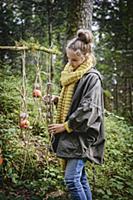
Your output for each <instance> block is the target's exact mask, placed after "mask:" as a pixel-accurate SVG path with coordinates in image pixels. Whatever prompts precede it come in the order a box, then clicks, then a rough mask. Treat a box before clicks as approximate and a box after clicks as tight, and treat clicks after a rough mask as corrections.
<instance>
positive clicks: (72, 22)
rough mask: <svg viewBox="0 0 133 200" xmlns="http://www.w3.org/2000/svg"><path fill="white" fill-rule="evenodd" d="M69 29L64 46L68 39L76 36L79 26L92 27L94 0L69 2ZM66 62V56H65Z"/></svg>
mask: <svg viewBox="0 0 133 200" xmlns="http://www.w3.org/2000/svg"><path fill="white" fill-rule="evenodd" d="M66 5H67V29H66V30H67V31H66V37H65V42H64V46H66V43H67V41H68V40H70V39H71V38H73V37H74V35H75V34H76V32H77V30H78V29H79V28H85V29H91V24H92V11H93V1H92V0H73V1H68V2H67V4H66ZM64 63H66V56H65V58H64Z"/></svg>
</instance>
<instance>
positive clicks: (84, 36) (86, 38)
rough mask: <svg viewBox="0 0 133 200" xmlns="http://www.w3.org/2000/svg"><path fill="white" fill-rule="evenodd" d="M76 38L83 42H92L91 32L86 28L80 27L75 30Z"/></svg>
mask: <svg viewBox="0 0 133 200" xmlns="http://www.w3.org/2000/svg"><path fill="white" fill-rule="evenodd" d="M77 36H78V39H79V40H81V41H83V42H84V43H86V44H88V43H92V41H93V35H92V32H91V31H89V30H86V29H80V30H78V31H77Z"/></svg>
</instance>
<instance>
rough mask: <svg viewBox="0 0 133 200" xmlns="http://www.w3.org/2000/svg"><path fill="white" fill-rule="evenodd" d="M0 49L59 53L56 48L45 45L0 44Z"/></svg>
mask: <svg viewBox="0 0 133 200" xmlns="http://www.w3.org/2000/svg"><path fill="white" fill-rule="evenodd" d="M0 49H2V50H6V49H7V50H14V51H23V50H31V51H44V52H46V53H51V54H60V52H59V51H58V50H56V49H47V48H46V47H43V46H37V45H33V46H0Z"/></svg>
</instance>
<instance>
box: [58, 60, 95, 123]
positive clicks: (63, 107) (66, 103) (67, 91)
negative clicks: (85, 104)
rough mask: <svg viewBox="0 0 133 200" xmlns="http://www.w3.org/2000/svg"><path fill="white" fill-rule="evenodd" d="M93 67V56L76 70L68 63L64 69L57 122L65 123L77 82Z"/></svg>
mask: <svg viewBox="0 0 133 200" xmlns="http://www.w3.org/2000/svg"><path fill="white" fill-rule="evenodd" d="M92 67H93V58H92V57H89V58H88V59H87V60H86V61H85V62H84V63H82V64H81V65H80V66H79V67H78V68H77V69H76V70H75V71H73V67H72V66H71V65H70V64H69V63H67V64H66V66H65V68H64V70H63V71H62V73H61V79H60V81H61V85H62V90H61V93H60V98H59V102H58V107H57V119H56V121H57V123H64V122H65V119H66V116H67V114H68V111H69V109H70V106H71V101H72V96H73V92H74V88H75V84H76V83H77V81H78V80H79V79H81V78H82V76H83V75H84V74H85V73H86V72H87V71H89V70H90V69H91V68H92Z"/></svg>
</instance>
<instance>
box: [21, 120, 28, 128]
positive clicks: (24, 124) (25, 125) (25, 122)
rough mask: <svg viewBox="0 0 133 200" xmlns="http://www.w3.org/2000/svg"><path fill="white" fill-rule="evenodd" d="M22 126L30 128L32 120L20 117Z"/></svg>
mask: <svg viewBox="0 0 133 200" xmlns="http://www.w3.org/2000/svg"><path fill="white" fill-rule="evenodd" d="M19 126H20V128H21V129H23V128H29V126H30V122H29V121H28V120H27V119H20V124H19Z"/></svg>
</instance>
